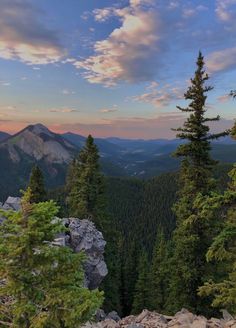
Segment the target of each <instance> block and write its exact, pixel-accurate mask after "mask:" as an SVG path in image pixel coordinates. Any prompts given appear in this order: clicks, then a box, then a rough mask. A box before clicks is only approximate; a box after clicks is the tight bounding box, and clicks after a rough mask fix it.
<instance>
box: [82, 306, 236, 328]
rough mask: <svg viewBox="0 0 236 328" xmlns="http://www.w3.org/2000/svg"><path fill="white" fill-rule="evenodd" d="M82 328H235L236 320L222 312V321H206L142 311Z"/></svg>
mask: <svg viewBox="0 0 236 328" xmlns="http://www.w3.org/2000/svg"><path fill="white" fill-rule="evenodd" d="M83 328H236V319H235V318H233V317H232V316H231V315H230V314H229V313H228V312H227V311H223V319H217V318H211V319H206V318H205V317H203V316H197V315H195V314H193V313H191V312H189V311H188V310H186V309H182V310H181V311H180V312H178V313H176V314H175V315H174V316H166V315H162V314H159V313H157V312H150V311H148V310H143V312H142V313H141V314H139V315H138V316H133V315H131V316H129V317H126V318H123V319H121V320H119V321H115V320H112V319H110V318H106V319H105V320H104V321H102V322H98V323H87V324H86V325H84V326H83Z"/></svg>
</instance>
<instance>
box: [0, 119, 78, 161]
mask: <svg viewBox="0 0 236 328" xmlns="http://www.w3.org/2000/svg"><path fill="white" fill-rule="evenodd" d="M2 149H4V150H6V151H7V152H8V154H9V157H10V158H11V160H12V161H13V162H15V163H16V162H20V161H21V160H22V156H23V155H27V156H29V157H31V159H33V160H36V161H40V160H43V161H45V162H47V163H59V164H63V163H68V162H70V160H71V159H72V157H73V154H74V152H75V151H76V147H75V146H74V145H72V144H71V143H70V142H68V141H67V140H65V139H64V138H63V137H62V136H61V135H59V134H56V133H53V132H51V131H49V129H48V128H46V127H45V126H44V125H42V124H36V125H29V126H27V127H26V128H25V129H24V130H22V131H20V132H18V133H17V134H15V135H13V136H10V137H8V138H7V139H6V140H3V142H1V143H0V151H1V150H2Z"/></svg>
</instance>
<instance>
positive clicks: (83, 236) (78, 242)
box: [0, 197, 120, 320]
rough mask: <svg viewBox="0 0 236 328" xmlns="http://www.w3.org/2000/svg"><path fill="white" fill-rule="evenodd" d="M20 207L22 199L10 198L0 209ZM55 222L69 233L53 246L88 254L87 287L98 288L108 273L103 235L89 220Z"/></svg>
mask: <svg viewBox="0 0 236 328" xmlns="http://www.w3.org/2000/svg"><path fill="white" fill-rule="evenodd" d="M20 207H21V199H20V198H19V197H8V198H7V200H6V202H5V203H4V204H3V205H1V204H0V209H3V210H5V211H8V210H14V211H19V210H20ZM3 220H4V218H3V217H0V223H1V222H2V221H3ZM54 220H62V222H63V224H64V225H65V226H66V227H67V228H68V232H66V233H63V234H60V235H58V236H55V240H54V242H53V245H55V246H69V247H71V248H72V249H73V250H74V251H75V252H80V251H84V252H85V254H86V261H85V264H84V270H85V286H86V287H88V288H89V289H96V288H98V287H99V285H100V284H101V282H102V280H103V279H104V277H105V276H106V275H107V273H108V270H107V266H106V263H105V261H104V256H103V254H104V250H105V245H106V242H105V240H104V238H103V235H102V233H101V232H100V231H98V230H97V229H96V227H95V225H94V223H93V222H91V221H89V220H80V219H77V218H65V219H59V218H55V219H54ZM113 314H114V313H113ZM117 316H118V315H117V314H116V315H115V314H114V318H116V320H119V319H120V318H119V319H118V317H117ZM114 318H112V319H114Z"/></svg>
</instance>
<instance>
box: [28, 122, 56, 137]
mask: <svg viewBox="0 0 236 328" xmlns="http://www.w3.org/2000/svg"><path fill="white" fill-rule="evenodd" d="M26 130H29V131H31V132H33V133H34V134H36V135H40V134H41V133H43V134H47V135H49V136H52V135H53V133H52V132H51V131H50V130H49V129H48V128H47V127H46V126H45V125H43V124H41V123H37V124H32V125H29V126H27V127H26Z"/></svg>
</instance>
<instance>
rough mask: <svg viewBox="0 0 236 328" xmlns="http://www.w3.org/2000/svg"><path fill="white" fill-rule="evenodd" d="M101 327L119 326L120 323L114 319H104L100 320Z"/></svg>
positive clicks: (114, 327) (111, 327) (117, 327)
mask: <svg viewBox="0 0 236 328" xmlns="http://www.w3.org/2000/svg"><path fill="white" fill-rule="evenodd" d="M101 327H102V328H119V327H120V325H119V324H118V323H117V322H116V321H114V320H111V319H106V320H104V321H103V322H101Z"/></svg>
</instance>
